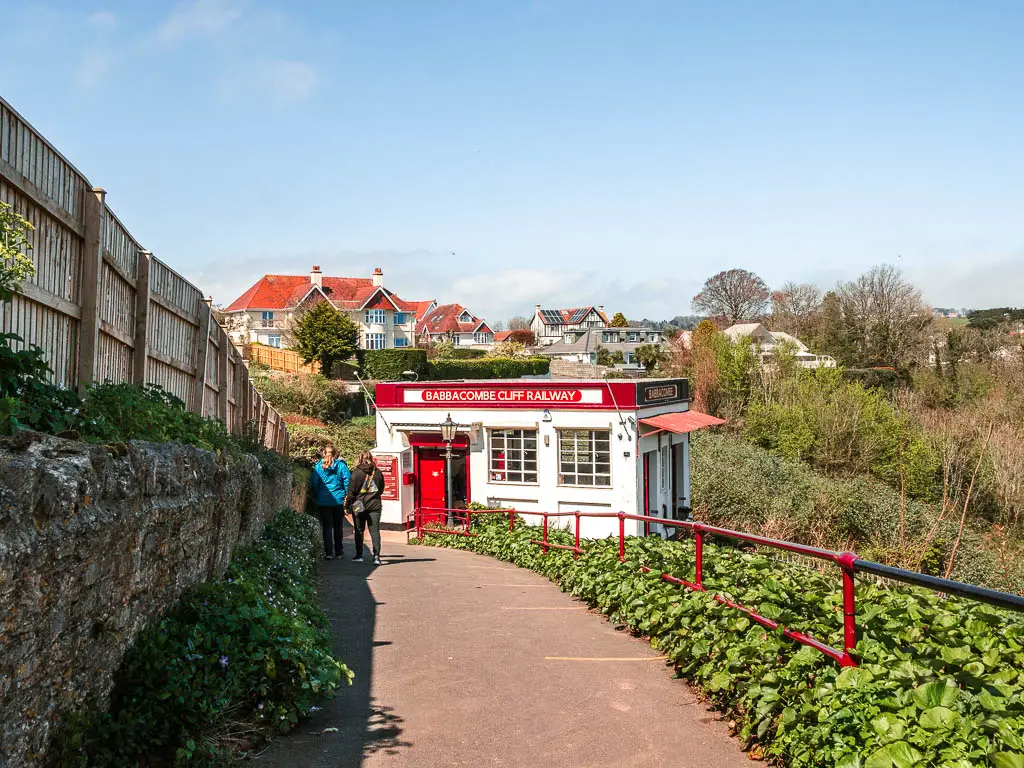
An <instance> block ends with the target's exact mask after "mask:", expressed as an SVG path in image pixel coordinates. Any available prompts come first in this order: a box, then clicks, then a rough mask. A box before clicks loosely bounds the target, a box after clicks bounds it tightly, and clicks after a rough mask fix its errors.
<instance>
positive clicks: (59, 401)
mask: <svg viewBox="0 0 1024 768" xmlns="http://www.w3.org/2000/svg"><path fill="white" fill-rule="evenodd" d="M21 342H22V339H21V337H20V336H16V335H15V334H13V333H3V334H0V435H9V434H11V433H12V432H14V431H16V430H18V429H35V430H38V431H40V432H48V433H50V434H56V433H58V432H62V431H64V430H67V429H70V428H72V427H73V426H74V424H75V422H76V421H77V418H78V406H79V401H78V396H77V395H76V394H75V393H74V392H71V391H69V390H66V389H61V388H59V387H57V386H54V385H53V384H52V383H51V382H50V377H51V375H52V373H53V372H52V371H51V370H50V366H48V365H47V364H46V360H45V358H44V354H45V353H44V352H43V350H42V349H40V348H39V347H35V346H30V347H28V348H26V349H20V350H15V349H14V345H16V344H19V343H21Z"/></svg>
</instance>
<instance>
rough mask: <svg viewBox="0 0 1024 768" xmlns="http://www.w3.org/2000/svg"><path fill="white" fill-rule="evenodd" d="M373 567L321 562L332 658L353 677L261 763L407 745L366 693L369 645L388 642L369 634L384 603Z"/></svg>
mask: <svg viewBox="0 0 1024 768" xmlns="http://www.w3.org/2000/svg"><path fill="white" fill-rule="evenodd" d="M384 560H385V566H386V567H394V566H398V565H404V564H407V563H408V564H412V563H422V562H431V561H432V560H433V558H408V557H402V556H396V557H393V558H388V557H386V556H385V558H384ZM375 572H376V569H375V568H374V567H373V566H372V565H370V564H369V563H353V562H352V561H351V560H350V559H344V560H333V561H329V562H325V563H323V565H322V566H321V571H320V590H319V591H320V598H321V604H322V605H323V606H324V612H325V613H326V614H327V618H328V620H329V621H330V622H331V628H332V631H333V633H334V653H335V657H336V658H338V659H340V660H341V661H342V662H344V663H345V664H347V665H348V666H349V668H350V669H352V671H353V672H355V678H354V679H353V681H352V685H351V686H349V687H346V688H344V689H342V690H340V691H339V692H338V695H337V696H336V697H335V698H334V699H333V700H331V701H327V702H324V703H323V704H322V708H321V709H320V710H319V711H318V712H316V713H314V714H313V716H312V717H310V719H308V720H306V721H305V722H303V723H301V724H300V725H299V726H298V728H296V729H295V730H294V731H292V732H291V733H290V734H288V735H285V736H282V737H281V738H279V739H277V740H276V741H275V742H273V743H272V744H271V745H270V746H269V747H268V748H267V750H266V751H265V752H264V753H263V754H262V755H260V757H258V758H256V762H257V763H258V764H259V766H260V767H261V768H306V767H307V766H309V767H310V768H312V767H319V766H322V767H323V768H327V766H331V768H334V767H335V766H346V767H347V766H361V765H363V763H364V761H365V760H366V759H367V758H369V757H370V756H372V755H378V754H380V755H397V754H398V753H399V752H401V751H402V750H404V749H407V748H408V747H410V746H411V744H409V743H408V742H407V741H405V740H403V738H402V731H403V723H404V718H403V717H402V716H401V715H400V714H399V713H397V712H395V711H394V709H393V708H392V707H390V706H387V705H385V704H384V703H382V702H378V701H375V700H374V698H373V695H372V690H373V655H374V649H375V648H380V647H384V646H389V645H391V644H392V641H391V640H388V639H377V638H375V634H376V632H377V631H378V628H377V608H378V606H382V605H385V603H378V602H377V600H376V598H375V597H374V595H373V592H372V591H371V582H372V578H373V574H374V573H375ZM368 579H369V580H368Z"/></svg>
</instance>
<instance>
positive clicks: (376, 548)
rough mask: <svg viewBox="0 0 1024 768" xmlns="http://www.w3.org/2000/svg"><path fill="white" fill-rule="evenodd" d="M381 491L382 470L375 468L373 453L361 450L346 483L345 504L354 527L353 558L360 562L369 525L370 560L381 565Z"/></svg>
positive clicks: (382, 485)
mask: <svg viewBox="0 0 1024 768" xmlns="http://www.w3.org/2000/svg"><path fill="white" fill-rule="evenodd" d="M383 492H384V474H383V473H382V472H381V471H380V470H379V469H377V462H375V461H374V460H373V454H372V453H370V452H369V451H363V452H362V453H361V454H359V464H358V465H357V466H356V469H355V471H354V472H353V473H352V479H351V480H350V481H349V484H348V494H347V495H346V497H345V504H346V506H348V509H349V512H351V513H352V523H353V527H354V528H355V529H356V535H355V540H356V556H355V557H354V558H352V559H353V560H354V561H355V562H357V563H361V562H363V531H365V530H366V527H367V525H369V527H370V541H371V542H373V564H374V565H380V564H381V563H380V513H381V503H380V497H381V494H382V493H383Z"/></svg>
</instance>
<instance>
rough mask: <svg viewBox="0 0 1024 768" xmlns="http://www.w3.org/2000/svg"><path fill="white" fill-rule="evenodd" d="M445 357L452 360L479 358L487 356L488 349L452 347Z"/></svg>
mask: <svg viewBox="0 0 1024 768" xmlns="http://www.w3.org/2000/svg"><path fill="white" fill-rule="evenodd" d="M445 357H447V358H449V359H451V360H479V359H480V358H482V357H487V350H486V349H470V348H468V347H452V349H451V351H450V352H448V354H447V355H445Z"/></svg>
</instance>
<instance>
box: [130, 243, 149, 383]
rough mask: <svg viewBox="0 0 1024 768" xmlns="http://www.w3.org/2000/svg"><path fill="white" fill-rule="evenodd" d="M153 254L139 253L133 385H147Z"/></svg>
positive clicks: (136, 284) (136, 279)
mask: <svg viewBox="0 0 1024 768" xmlns="http://www.w3.org/2000/svg"><path fill="white" fill-rule="evenodd" d="M152 259H153V254H152V253H150V252H149V251H139V257H138V262H137V263H138V270H137V277H136V278H135V349H134V350H133V351H132V352H133V361H132V384H134V385H135V386H137V387H141V386H143V385H145V383H146V381H147V379H146V363H147V361H148V360H149V265H150V262H151V261H152Z"/></svg>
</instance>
